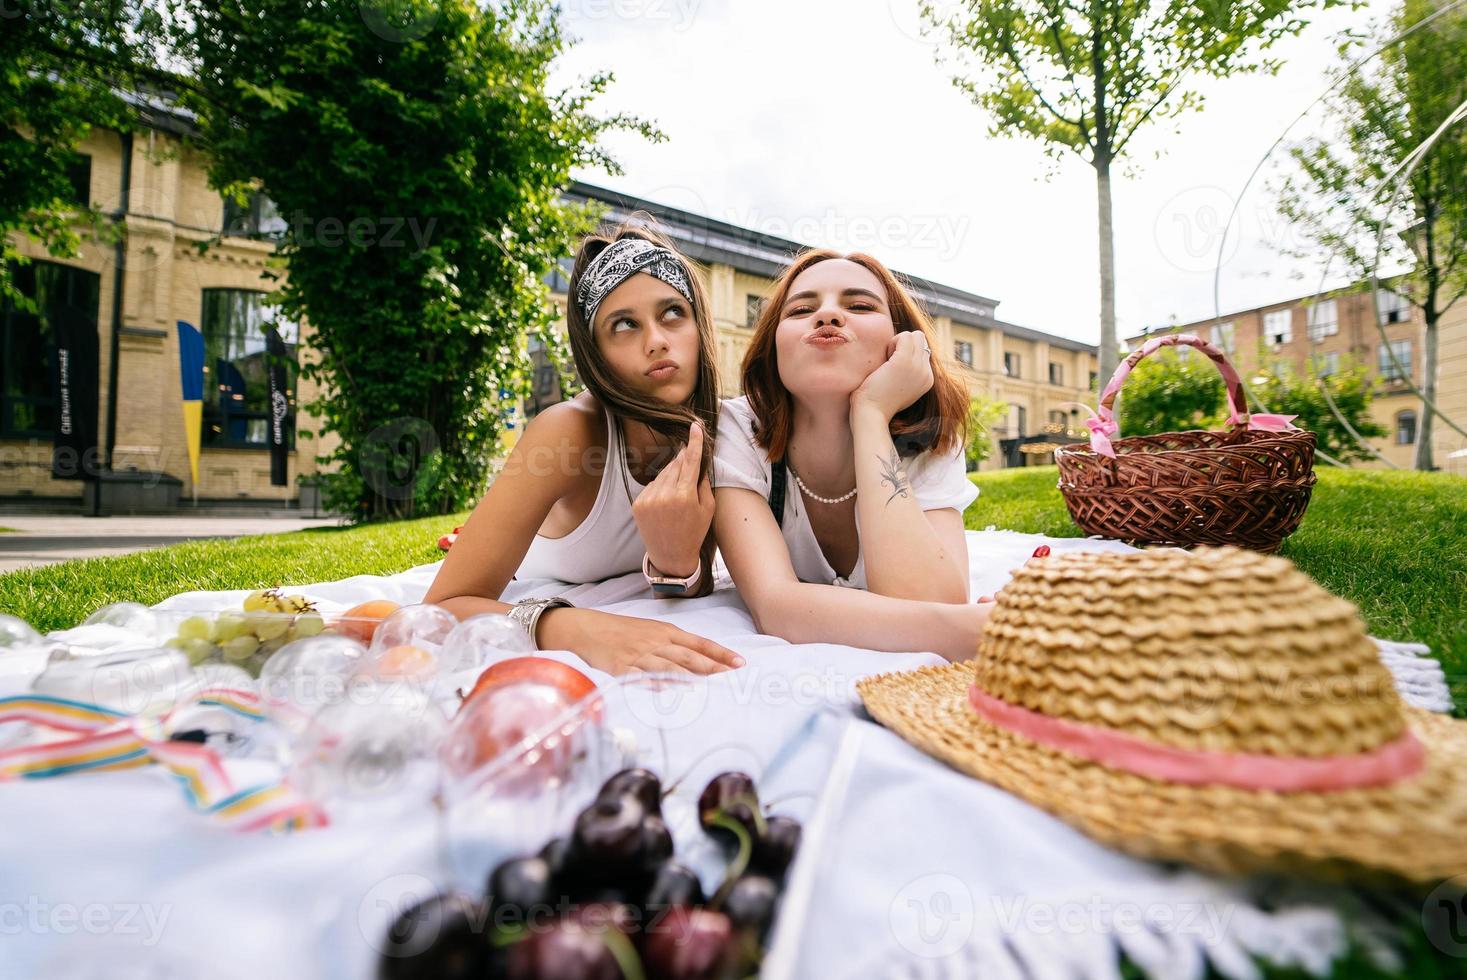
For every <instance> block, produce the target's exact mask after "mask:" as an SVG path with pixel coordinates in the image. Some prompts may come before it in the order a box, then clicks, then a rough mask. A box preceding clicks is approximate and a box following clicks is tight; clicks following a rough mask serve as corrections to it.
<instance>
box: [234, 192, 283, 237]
mask: <svg viewBox="0 0 1467 980" xmlns="http://www.w3.org/2000/svg"><path fill="white" fill-rule="evenodd" d="M287 230H289V226H288V225H287V224H286V221H285V219H284V218H282V217H281V216H280V212H279V211H278V210H276V208H275V202H274V201H272V200H270V198H268V197H266V196H265V195H264V194H263V193H262V192H260V191H253V192H252V193H251V194H250V195H249V197H247V198H246V199H245V202H244V203H243V204H240V203H239V202H238V201H236V200H235V199H234V198H232V197H226V198H225V199H224V234H226V235H234V236H236V237H238V238H264V239H267V240H269V241H272V242H278V241H280V239H282V238H284V237H285V233H286V231H287Z"/></svg>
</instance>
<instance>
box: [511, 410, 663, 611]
mask: <svg viewBox="0 0 1467 980" xmlns="http://www.w3.org/2000/svg"><path fill="white" fill-rule="evenodd" d="M602 412H603V414H605V416H606V466H605V467H604V468H603V469H602V472H601V487H600V489H599V490H597V491H596V502H595V503H594V504H592V505H591V512H590V513H589V514H587V515H586V519H585V520H584V521H581V523H580V525H578V526H577V527H576V528H575V529H574V530H572V531H571V532H570V533H569V534H565V535H562V536H561V537H558V538H547V537H545V536H544V535H542V534H536V535H535V539H534V540H533V541H531V542H530V550H529V551H527V552H525V557H524V560H523V561H521V562H520V567H519V569H518V570H517V571H516V572H515V578H517V579H541V578H548V579H556V580H558V581H561V582H571V583H574V584H582V583H586V582H600V581H603V580H605V579H609V578H615V577H616V576H618V575H625V574H627V573H628V572H637V571H641V569H642V556H643V555H644V554H646V552H647V549H646V548H645V547H644V546H643V545H642V535H641V532H639V531H638V530H637V522H636V520H635V519H633V517H632V501H634V500H636V499H637V497H639V496H640V495H641V493H642V490H643V489H644V488H643V485H642V484H640V483H638V482H637V481H636V480H633V479H632V477H631V474H630V473H628V472H627V461H626V454H625V453H624V452H623V451H622V445H621V433H620V431H619V429H618V427H617V425H616V422H615V420H614V419H612V417H611V413H610V412H609V411H606V409H604V408H603V409H602Z"/></svg>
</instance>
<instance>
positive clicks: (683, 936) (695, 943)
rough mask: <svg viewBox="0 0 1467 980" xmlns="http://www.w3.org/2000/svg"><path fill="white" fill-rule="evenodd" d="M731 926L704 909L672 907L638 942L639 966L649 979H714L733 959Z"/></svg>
mask: <svg viewBox="0 0 1467 980" xmlns="http://www.w3.org/2000/svg"><path fill="white" fill-rule="evenodd" d="M733 951H734V946H733V925H732V924H731V923H730V922H729V920H728V917H727V916H725V915H723V914H722V913H719V912H710V911H709V910H707V909H695V908H688V907H687V906H686V905H674V906H672V907H671V908H669V909H668V910H667V913H666V914H665V915H663V916H662V917H661V918H660V919H658V920H657V921H656V922H654V923H652V924H651V925H650V926H649V927H648V929H647V933H646V935H645V936H644V938H643V940H642V965H643V966H644V967H645V968H646V970H647V976H648V977H649V978H652V980H715V978H718V977H723V976H725V975H727V974H728V972H729V971H730V969H731V968H732V965H733V964H732V959H733Z"/></svg>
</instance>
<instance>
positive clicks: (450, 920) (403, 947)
mask: <svg viewBox="0 0 1467 980" xmlns="http://www.w3.org/2000/svg"><path fill="white" fill-rule="evenodd" d="M486 920H487V914H486V912H485V909H484V906H483V904H482V903H480V902H478V901H477V900H475V899H473V898H470V897H469V896H467V895H461V894H458V893H449V894H445V895H435V896H433V897H432V898H429V899H426V900H424V901H422V902H419V903H418V904H417V905H414V906H413V907H412V908H410V909H408V910H406V911H405V912H403V913H402V914H401V915H399V916H398V917H397V919H396V920H395V921H394V922H393V923H392V925H391V926H390V927H389V928H388V930H387V937H386V939H385V941H384V942H383V944H382V957H381V959H380V960H379V961H378V963H377V977H378V980H418V978H422V977H435V978H442V980H459V978H461V977H462V978H464V980H468V978H471V977H472V978H479V977H482V976H485V975H487V974H488V972H489V969H490V964H491V958H492V953H491V947H490V945H489V942H488V939H487V937H486V936H485V935H484V928H485V922H486Z"/></svg>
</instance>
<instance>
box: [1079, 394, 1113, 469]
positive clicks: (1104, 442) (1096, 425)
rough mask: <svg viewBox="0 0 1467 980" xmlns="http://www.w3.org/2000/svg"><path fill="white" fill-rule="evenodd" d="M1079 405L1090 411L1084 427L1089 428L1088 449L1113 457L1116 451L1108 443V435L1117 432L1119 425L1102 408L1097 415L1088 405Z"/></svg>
mask: <svg viewBox="0 0 1467 980" xmlns="http://www.w3.org/2000/svg"><path fill="white" fill-rule="evenodd" d="M1080 407H1081V408H1083V409H1084V410H1085V411H1087V412H1089V413H1090V417H1089V418H1088V419H1086V420H1085V428H1087V429H1089V430H1090V451H1091V452H1094V453H1098V454H1100V455H1101V456H1109V457H1110V458H1111V459H1115V458H1116V451H1115V447H1114V446H1112V445H1111V444H1110V437H1111V436H1113V435H1116V434H1118V433H1119V432H1120V431H1121V427H1120V426H1119V425H1117V424H1116V420H1115V419H1114V418H1112V417H1111V415H1110V413H1109V412H1107V411H1106V410H1105V409H1104V408H1102V409H1101V410H1100V412H1101V414H1099V415H1097V414H1096V413H1095V410H1094V409H1093V408H1091V407H1090V406H1089V405H1084V404H1082V405H1080Z"/></svg>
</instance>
